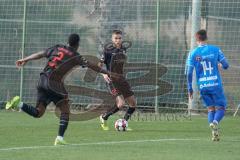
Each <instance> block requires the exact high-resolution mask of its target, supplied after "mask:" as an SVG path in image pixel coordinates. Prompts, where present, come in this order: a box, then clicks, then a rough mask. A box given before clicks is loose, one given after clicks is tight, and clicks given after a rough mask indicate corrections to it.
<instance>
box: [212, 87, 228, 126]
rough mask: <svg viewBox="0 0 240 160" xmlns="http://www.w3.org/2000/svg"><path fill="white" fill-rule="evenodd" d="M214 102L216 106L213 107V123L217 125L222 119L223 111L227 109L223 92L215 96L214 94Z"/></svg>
mask: <svg viewBox="0 0 240 160" xmlns="http://www.w3.org/2000/svg"><path fill="white" fill-rule="evenodd" d="M214 101H215V106H216V107H215V108H216V111H215V112H216V113H215V116H214V120H213V122H214V123H217V124H219V123H220V121H221V120H222V119H223V117H224V114H225V109H226V107H227V101H226V98H225V95H224V93H223V91H222V92H218V93H217V94H214Z"/></svg>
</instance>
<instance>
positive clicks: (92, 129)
mask: <svg viewBox="0 0 240 160" xmlns="http://www.w3.org/2000/svg"><path fill="white" fill-rule="evenodd" d="M206 118H207V117H193V119H192V120H191V121H187V120H186V121H169V122H168V121H154V122H130V123H129V125H130V126H131V128H133V129H134V131H132V132H117V131H115V130H114V128H113V124H114V121H115V120H116V117H112V118H111V119H110V120H109V125H110V129H111V130H110V131H102V130H101V129H100V128H99V123H98V119H94V120H91V121H84V122H70V124H69V128H68V130H67V132H66V134H65V140H66V141H67V142H69V143H70V144H72V145H68V146H63V147H55V146H53V142H54V139H55V137H56V134H57V130H58V119H57V118H56V117H55V116H54V114H53V113H46V114H45V115H44V116H43V117H42V118H40V119H34V118H31V117H29V116H27V115H26V114H25V113H18V112H7V111H0V126H1V127H0V160H3V159H4V160H5V159H8V160H26V159H34V160H53V159H57V160H65V159H69V160H75V159H76V160H79V159H84V160H126V159H127V160H144V159H146V160H147V159H159V160H212V159H217V160H226V159H231V160H234V159H236V160H237V159H239V148H240V136H239V135H240V125H239V120H240V118H239V117H235V118H233V117H226V118H225V119H224V120H223V121H222V123H221V141H220V142H212V141H211V133H210V129H209V128H208V124H207V119H206ZM24 147H25V148H24Z"/></svg>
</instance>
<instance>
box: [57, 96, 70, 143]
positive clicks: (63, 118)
mask: <svg viewBox="0 0 240 160" xmlns="http://www.w3.org/2000/svg"><path fill="white" fill-rule="evenodd" d="M68 102H69V101H68V99H61V100H58V101H57V102H54V103H55V104H56V107H58V108H59V110H60V122H59V129H58V136H57V137H56V139H55V143H54V145H65V144H67V143H66V141H64V139H63V137H64V133H65V131H66V130H67V127H68V122H69V115H70V106H69V103H68Z"/></svg>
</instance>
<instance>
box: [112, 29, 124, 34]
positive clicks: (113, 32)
mask: <svg viewBox="0 0 240 160" xmlns="http://www.w3.org/2000/svg"><path fill="white" fill-rule="evenodd" d="M112 34H121V35H122V31H120V30H117V29H116V30H113V31H112Z"/></svg>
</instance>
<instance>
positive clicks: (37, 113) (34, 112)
mask: <svg viewBox="0 0 240 160" xmlns="http://www.w3.org/2000/svg"><path fill="white" fill-rule="evenodd" d="M37 95H38V98H37V105H36V107H33V106H31V105H29V104H27V103H23V102H21V100H20V97H19V96H16V97H14V98H13V99H12V100H11V101H10V102H8V103H7V104H6V109H11V108H12V109H17V108H19V109H21V110H22V111H24V112H25V113H27V114H29V115H30V116H33V117H35V118H40V117H42V115H43V114H44V113H45V110H46V107H47V105H48V104H49V100H48V95H47V93H46V92H45V91H44V90H40V89H38V93H37Z"/></svg>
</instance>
